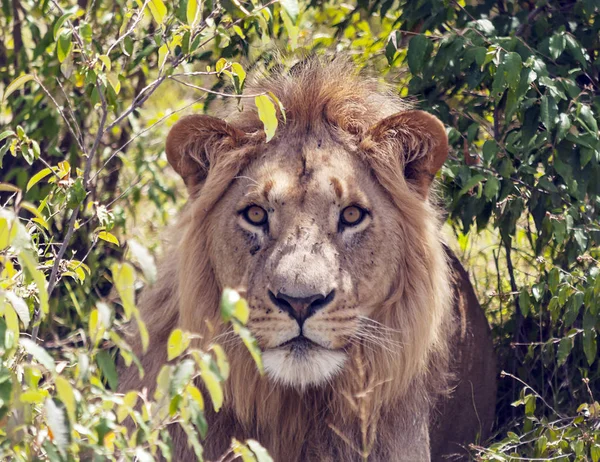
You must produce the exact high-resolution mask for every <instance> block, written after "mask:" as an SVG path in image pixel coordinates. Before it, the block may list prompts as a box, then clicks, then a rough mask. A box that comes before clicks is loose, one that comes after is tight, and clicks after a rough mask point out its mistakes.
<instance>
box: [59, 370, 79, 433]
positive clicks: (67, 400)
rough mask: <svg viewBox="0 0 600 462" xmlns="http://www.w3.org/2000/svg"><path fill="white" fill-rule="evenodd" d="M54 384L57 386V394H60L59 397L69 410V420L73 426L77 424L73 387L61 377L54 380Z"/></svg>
mask: <svg viewBox="0 0 600 462" xmlns="http://www.w3.org/2000/svg"><path fill="white" fill-rule="evenodd" d="M54 384H55V386H56V392H57V394H58V397H59V398H60V400H61V401H62V402H63V404H64V405H65V408H66V409H67V415H68V416H69V420H70V421H71V423H72V424H74V423H76V422H77V420H76V418H75V393H74V392H73V387H72V386H71V384H70V383H69V381H68V380H67V379H65V378H64V377H60V376H59V377H56V378H55V379H54Z"/></svg>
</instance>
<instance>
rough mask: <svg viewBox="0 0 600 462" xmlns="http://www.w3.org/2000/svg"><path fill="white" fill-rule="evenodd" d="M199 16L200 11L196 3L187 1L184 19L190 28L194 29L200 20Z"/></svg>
mask: <svg viewBox="0 0 600 462" xmlns="http://www.w3.org/2000/svg"><path fill="white" fill-rule="evenodd" d="M199 15H200V9H199V8H198V1H197V0H188V2H187V8H186V19H187V23H188V25H189V26H190V27H194V26H195V25H196V24H198V20H199V19H200V17H199Z"/></svg>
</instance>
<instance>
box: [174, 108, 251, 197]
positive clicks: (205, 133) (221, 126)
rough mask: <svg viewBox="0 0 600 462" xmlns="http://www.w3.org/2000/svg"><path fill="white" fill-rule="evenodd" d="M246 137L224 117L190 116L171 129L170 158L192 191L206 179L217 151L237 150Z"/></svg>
mask: <svg viewBox="0 0 600 462" xmlns="http://www.w3.org/2000/svg"><path fill="white" fill-rule="evenodd" d="M246 140H247V135H246V133H244V132H243V131H242V130H239V129H238V128H235V127H233V126H232V125H230V124H228V123H227V122H225V121H224V120H222V119H218V118H216V117H211V116H206V115H191V116H187V117H184V118H182V119H181V120H179V121H178V122H177V123H176V124H175V125H173V128H171V131H170V132H169V136H168V137H167V145H166V152H167V160H168V161H169V164H171V166H172V167H173V168H174V169H175V171H176V172H177V173H179V175H180V176H181V177H182V178H183V181H184V182H185V184H186V186H187V188H188V190H191V189H193V188H194V187H195V186H197V185H198V184H200V183H202V182H203V181H204V179H205V178H206V175H207V174H208V171H209V169H210V166H211V165H212V164H213V163H214V161H215V159H216V156H217V154H218V153H220V152H224V151H228V150H232V149H235V148H237V147H239V146H241V145H242V144H244V143H245V141H246Z"/></svg>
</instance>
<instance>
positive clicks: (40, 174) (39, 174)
mask: <svg viewBox="0 0 600 462" xmlns="http://www.w3.org/2000/svg"><path fill="white" fill-rule="evenodd" d="M51 173H52V169H51V168H45V169H43V170H40V171H39V172H37V173H36V174H35V175H33V176H32V177H31V178H30V179H29V181H28V182H27V187H26V188H25V191H29V190H30V189H31V188H32V187H33V186H34V185H35V184H36V183H38V182H39V181H40V180H43V179H44V178H46V177H47V176H48V175H50V174H51Z"/></svg>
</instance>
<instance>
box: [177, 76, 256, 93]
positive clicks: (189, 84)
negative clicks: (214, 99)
mask: <svg viewBox="0 0 600 462" xmlns="http://www.w3.org/2000/svg"><path fill="white" fill-rule="evenodd" d="M169 79H171V80H174V81H175V82H177V83H180V84H182V85H185V86H186V87H190V88H193V89H195V90H200V91H204V92H206V93H211V94H213V95H218V96H223V97H225V98H256V97H257V96H262V95H266V94H267V93H266V92H263V93H257V94H252V95H234V94H232V93H223V92H220V91H214V90H210V89H208V88H204V87H199V86H198V85H194V84H191V83H189V82H185V81H183V80H179V79H177V78H175V77H174V76H172V75H171V76H169Z"/></svg>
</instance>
